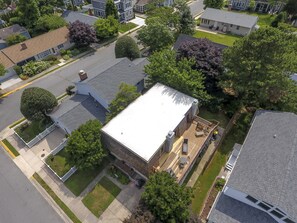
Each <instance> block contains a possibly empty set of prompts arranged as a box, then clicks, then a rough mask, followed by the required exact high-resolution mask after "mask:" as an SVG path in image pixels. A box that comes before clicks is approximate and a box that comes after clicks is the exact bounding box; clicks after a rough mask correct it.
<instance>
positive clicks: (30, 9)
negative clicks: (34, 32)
mask: <svg viewBox="0 0 297 223" xmlns="http://www.w3.org/2000/svg"><path fill="white" fill-rule="evenodd" d="M17 11H18V20H19V22H20V23H21V24H22V25H25V26H26V27H27V28H33V27H34V25H35V23H36V22H37V20H38V18H39V17H40V12H39V8H38V3H37V1H36V0H19V1H18V4H17Z"/></svg>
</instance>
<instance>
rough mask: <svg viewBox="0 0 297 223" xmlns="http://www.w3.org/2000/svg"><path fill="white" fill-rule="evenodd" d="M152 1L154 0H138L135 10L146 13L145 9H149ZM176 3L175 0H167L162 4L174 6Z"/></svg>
mask: <svg viewBox="0 0 297 223" xmlns="http://www.w3.org/2000/svg"><path fill="white" fill-rule="evenodd" d="M151 2H152V0H137V1H136V3H135V5H134V10H135V11H136V12H140V13H145V11H146V10H147V9H148V5H149V4H150V3H151ZM173 3H174V0H165V1H164V2H163V3H162V4H160V6H166V7H169V6H172V5H173Z"/></svg>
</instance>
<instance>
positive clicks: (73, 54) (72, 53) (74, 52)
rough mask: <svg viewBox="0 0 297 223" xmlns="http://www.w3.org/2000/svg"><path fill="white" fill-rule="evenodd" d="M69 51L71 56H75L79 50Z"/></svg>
mask: <svg viewBox="0 0 297 223" xmlns="http://www.w3.org/2000/svg"><path fill="white" fill-rule="evenodd" d="M70 52H71V55H72V56H77V55H78V54H80V51H79V50H78V49H73V50H71V51H70Z"/></svg>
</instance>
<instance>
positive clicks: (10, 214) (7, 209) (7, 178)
mask: <svg viewBox="0 0 297 223" xmlns="http://www.w3.org/2000/svg"><path fill="white" fill-rule="evenodd" d="M0 178H1V180H0V197H1V199H0V207H1V208H0V216H1V218H0V222H1V223H15V222H22V223H40V222H42V223H53V222H55V223H60V222H61V223H62V222H64V221H63V220H62V219H61V218H60V217H59V215H58V214H57V213H56V212H55V211H54V209H53V208H52V207H51V206H50V205H49V204H48V203H47V201H46V200H45V199H44V198H43V197H42V196H41V194H40V193H39V192H38V191H37V190H36V188H35V187H34V186H33V185H32V184H31V182H30V181H29V180H28V178H26V177H25V175H24V174H23V173H22V172H21V170H20V169H18V168H17V167H16V166H15V164H14V163H13V161H12V160H11V159H10V157H8V156H7V155H6V154H5V152H4V150H3V148H0ZM16 179H17V180H16Z"/></svg>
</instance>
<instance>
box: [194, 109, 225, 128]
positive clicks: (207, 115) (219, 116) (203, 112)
mask: <svg viewBox="0 0 297 223" xmlns="http://www.w3.org/2000/svg"><path fill="white" fill-rule="evenodd" d="M198 116H200V117H201V118H204V119H206V120H208V121H211V120H216V121H219V122H220V125H219V126H221V127H222V128H226V126H227V124H228V122H229V118H228V117H227V116H226V115H225V114H224V113H223V112H222V111H220V112H217V113H212V112H209V111H208V110H207V109H206V108H200V109H199V113H198Z"/></svg>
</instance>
